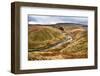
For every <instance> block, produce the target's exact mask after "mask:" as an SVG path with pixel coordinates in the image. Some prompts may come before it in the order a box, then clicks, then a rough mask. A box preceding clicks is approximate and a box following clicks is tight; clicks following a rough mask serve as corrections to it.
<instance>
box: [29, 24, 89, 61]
mask: <svg viewBox="0 0 100 76" xmlns="http://www.w3.org/2000/svg"><path fill="white" fill-rule="evenodd" d="M84 27H85V28H84ZM28 32H29V40H28V41H29V50H28V59H29V60H54V59H73V58H87V57H88V47H87V46H88V45H87V44H88V40H87V27H86V26H84V25H80V24H79V25H77V24H75V25H74V24H70V25H68V24H62V25H61V24H55V25H44V26H43V25H33V26H32V25H29V31H28Z"/></svg>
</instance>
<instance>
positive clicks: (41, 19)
mask: <svg viewBox="0 0 100 76" xmlns="http://www.w3.org/2000/svg"><path fill="white" fill-rule="evenodd" d="M28 23H29V24H56V23H76V24H83V25H88V17H81V16H44V15H28Z"/></svg>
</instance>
